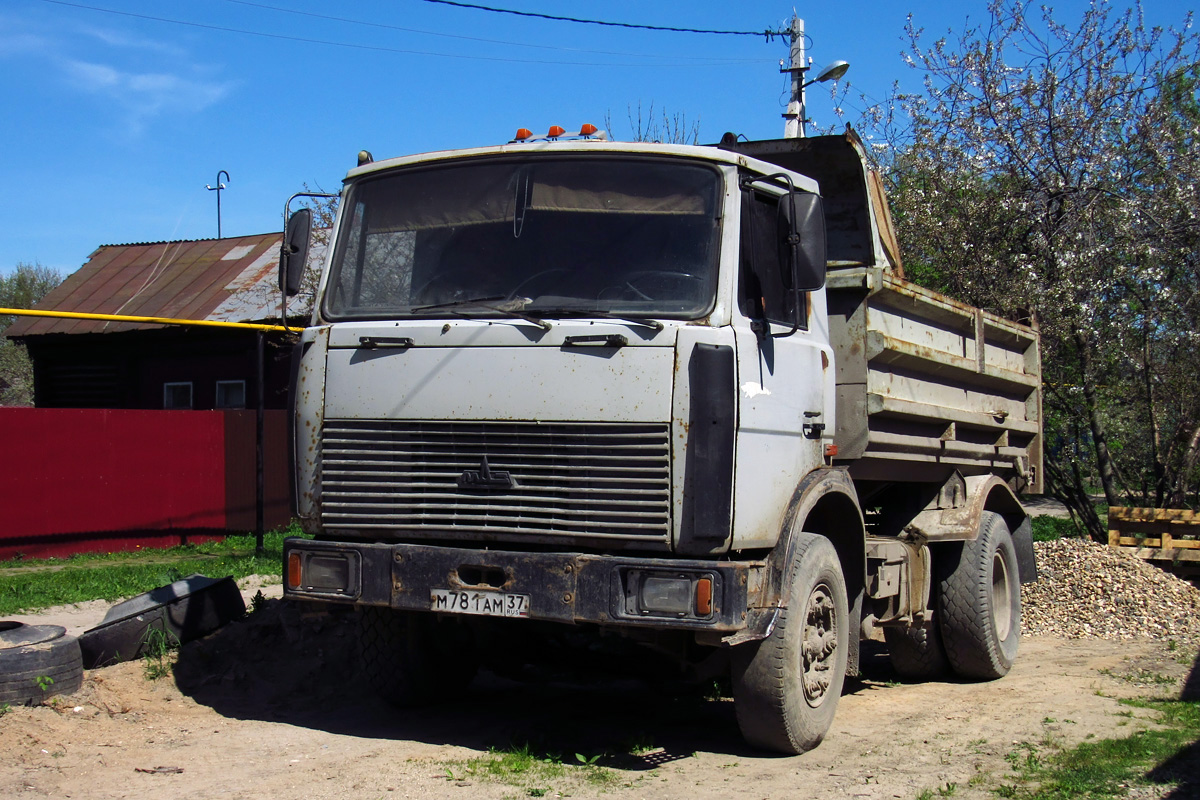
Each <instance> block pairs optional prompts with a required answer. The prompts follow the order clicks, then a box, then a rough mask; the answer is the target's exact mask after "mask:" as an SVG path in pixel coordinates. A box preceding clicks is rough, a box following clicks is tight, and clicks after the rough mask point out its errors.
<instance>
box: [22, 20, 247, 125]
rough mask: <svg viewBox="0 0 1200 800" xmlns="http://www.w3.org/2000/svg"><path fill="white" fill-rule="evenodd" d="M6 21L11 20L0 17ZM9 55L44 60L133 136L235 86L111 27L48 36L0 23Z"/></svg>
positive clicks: (181, 55)
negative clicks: (111, 113) (162, 118)
mask: <svg viewBox="0 0 1200 800" xmlns="http://www.w3.org/2000/svg"><path fill="white" fill-rule="evenodd" d="M5 21H11V20H5V19H4V18H3V17H2V16H0V23H2V22H5ZM14 27H17V26H14ZM6 28H7V29H6ZM81 53H82V54H86V55H81ZM6 57H11V58H22V59H27V60H28V59H38V60H40V61H42V62H44V63H45V64H47V65H48V67H49V69H48V70H47V72H48V73H50V74H54V73H57V74H58V75H59V76H61V78H63V79H64V80H65V81H66V83H67V85H68V86H70V87H71V88H73V89H74V90H76V91H77V92H81V93H83V94H85V95H89V96H91V97H94V98H98V99H100V100H102V101H104V102H105V104H106V105H108V106H109V107H110V108H111V109H112V110H114V111H116V112H118V113H120V114H121V115H122V116H121V118H120V119H119V120H118V122H119V124H120V125H121V126H122V127H124V128H125V129H126V130H127V131H128V132H130V133H132V134H135V135H136V134H140V133H141V132H142V131H143V130H144V129H145V127H146V125H147V124H148V123H149V122H150V121H151V120H152V119H154V118H156V117H160V116H165V115H172V114H174V115H179V116H189V115H192V114H196V113H199V112H202V111H204V110H205V109H207V108H209V107H210V106H212V105H213V104H214V103H217V102H219V101H220V100H221V99H222V98H224V97H226V96H227V95H228V94H229V93H230V92H231V91H232V90H233V88H234V87H235V86H236V83H235V82H233V81H220V80H214V79H211V78H208V77H204V76H203V73H204V72H205V68H204V67H203V66H202V65H199V64H197V63H194V62H192V61H191V60H190V59H189V58H188V55H187V53H186V52H185V51H183V50H181V49H180V48H179V47H177V46H175V45H174V44H171V43H169V42H164V41H159V40H156V39H149V38H146V37H142V36H139V35H137V34H133V33H125V32H122V31H116V30H113V29H110V28H98V27H93V26H86V27H85V26H78V27H73V28H69V29H63V28H60V29H57V30H55V31H54V32H53V33H49V32H47V31H45V30H42V31H33V30H30V29H28V28H26V30H19V29H17V30H13V28H12V27H7V26H4V25H2V24H0V58H6ZM168 65H169V66H168Z"/></svg>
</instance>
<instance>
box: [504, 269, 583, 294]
mask: <svg viewBox="0 0 1200 800" xmlns="http://www.w3.org/2000/svg"><path fill="white" fill-rule="evenodd" d="M570 271H571V270H569V269H567V268H566V267H551V268H550V269H544V270H542V271H541V272H535V273H533V274H532V275H530V276H529V277H528V278H526V279H525V280H523V281H521V282H520V283H518V284H517V285H516V286H514V287H513V290H512V291H511V292H509V293H508V297H507V298H506V299H508V300H512V299H513V298H514V297H517V296H519V295H520V294H521V290H522V289H524V288H525V287H526V286H528V285H529V284H531V283H533V282H534V281H536V280H539V279H541V278H545V277H546V276H547V275H556V274H558V273H562V274H563V275H566V274H567V273H569V272H570Z"/></svg>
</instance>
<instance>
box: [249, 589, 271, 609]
mask: <svg viewBox="0 0 1200 800" xmlns="http://www.w3.org/2000/svg"><path fill="white" fill-rule="evenodd" d="M266 604H267V598H266V596H265V595H264V594H263V593H262V589H259V590H258V591H257V592H255V593H254V597H251V598H250V613H251V614H257V613H258V612H259V611H261V610H262V608H263V606H265V605H266Z"/></svg>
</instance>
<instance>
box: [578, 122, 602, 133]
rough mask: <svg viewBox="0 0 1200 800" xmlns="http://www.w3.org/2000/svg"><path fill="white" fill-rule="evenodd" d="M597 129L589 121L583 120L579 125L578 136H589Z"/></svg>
mask: <svg viewBox="0 0 1200 800" xmlns="http://www.w3.org/2000/svg"><path fill="white" fill-rule="evenodd" d="M597 130H599V129H598V128H597V127H596V126H595V125H593V124H592V123H590V122H585V123H583V124H582V125H580V126H579V135H580V136H591V135H592V134H593V133H595V132H596V131H597Z"/></svg>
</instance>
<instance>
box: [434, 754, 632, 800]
mask: <svg viewBox="0 0 1200 800" xmlns="http://www.w3.org/2000/svg"><path fill="white" fill-rule="evenodd" d="M601 756H602V754H597V755H593V756H590V757H589V756H584V755H582V754H579V753H577V754H575V761H576V763H574V764H572V763H568V762H567V761H565V760H564V759H563V757H562V756H561V755H559V754H555V753H546V752H542V751H541V750H538V749H537V748H535V747H533V746H532V745H530V744H527V743H526V744H521V745H516V746H513V747H510V748H508V749H505V750H499V749H491V750H489V751H488V752H487V753H485V754H484V755H481V756H477V757H475V758H472V759H469V760H467V761H458V762H453V763H450V764H447V765H446V779H447V780H451V781H464V780H481V781H489V782H492V783H502V784H505V785H508V786H514V787H516V788H518V789H522V790H524V792H525V794H526V795H527V796H529V797H544V796H546V795H552V794H554V789H553V788H552V784H553V783H558V784H559V785H560V786H565V784H566V783H567V782H570V783H574V782H576V781H582V782H584V783H587V784H591V785H593V786H601V787H604V786H612V785H615V784H616V783H617V782H618V781H619V780H620V778H619V777H618V775H617V773H615V772H614V771H613V770H611V769H607V768H605V767H601V766H598V765H597V764H596V762H597V761H598V760H599V759H600V758H601Z"/></svg>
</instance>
